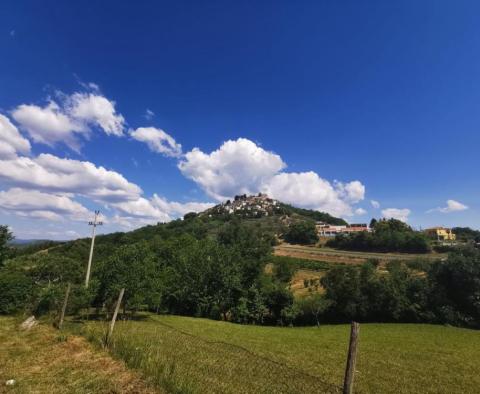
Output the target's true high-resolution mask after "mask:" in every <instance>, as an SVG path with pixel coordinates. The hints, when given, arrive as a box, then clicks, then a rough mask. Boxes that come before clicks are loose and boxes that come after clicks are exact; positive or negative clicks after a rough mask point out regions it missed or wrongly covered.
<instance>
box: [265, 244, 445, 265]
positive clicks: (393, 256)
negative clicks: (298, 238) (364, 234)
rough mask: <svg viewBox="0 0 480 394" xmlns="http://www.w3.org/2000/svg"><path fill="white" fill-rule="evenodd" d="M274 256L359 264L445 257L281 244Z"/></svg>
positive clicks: (441, 256) (443, 255)
mask: <svg viewBox="0 0 480 394" xmlns="http://www.w3.org/2000/svg"><path fill="white" fill-rule="evenodd" d="M274 254H275V255H276V256H289V257H295V258H300V259H306V260H314V261H322V262H326V263H341V264H361V263H364V262H365V261H367V260H368V259H377V260H379V261H380V262H387V261H393V260H397V261H398V260H401V261H407V260H415V259H423V260H432V261H433V260H437V259H441V258H444V257H446V255H445V254H441V253H428V254H413V253H373V252H351V251H344V250H336V249H331V248H319V247H316V246H302V245H290V244H287V243H283V244H281V245H278V246H275V250H274Z"/></svg>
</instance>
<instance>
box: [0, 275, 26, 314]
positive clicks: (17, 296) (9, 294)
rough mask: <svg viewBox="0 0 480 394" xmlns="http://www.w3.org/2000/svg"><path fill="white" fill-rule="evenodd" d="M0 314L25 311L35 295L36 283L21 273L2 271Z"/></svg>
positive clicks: (0, 280)
mask: <svg viewBox="0 0 480 394" xmlns="http://www.w3.org/2000/svg"><path fill="white" fill-rule="evenodd" d="M0 289H1V291H0V314H10V313H15V312H18V311H20V310H22V309H24V308H25V307H26V306H27V305H28V301H29V300H30V299H31V298H32V296H33V294H34V283H33V281H32V279H31V278H30V277H28V275H26V274H25V273H23V272H19V271H3V272H1V271H0Z"/></svg>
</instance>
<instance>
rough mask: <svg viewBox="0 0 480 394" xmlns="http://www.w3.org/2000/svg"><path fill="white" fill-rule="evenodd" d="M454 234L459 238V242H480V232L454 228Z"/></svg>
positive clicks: (467, 228) (465, 228)
mask: <svg viewBox="0 0 480 394" xmlns="http://www.w3.org/2000/svg"><path fill="white" fill-rule="evenodd" d="M452 232H453V233H454V234H455V235H456V236H457V240H458V241H462V242H477V243H478V242H480V231H478V230H473V229H471V228H470V227H454V228H452Z"/></svg>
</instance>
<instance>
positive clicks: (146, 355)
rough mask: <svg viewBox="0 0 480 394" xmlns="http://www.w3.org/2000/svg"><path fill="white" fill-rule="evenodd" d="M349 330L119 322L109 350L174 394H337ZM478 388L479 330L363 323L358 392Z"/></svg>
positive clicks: (96, 329) (168, 320)
mask: <svg viewBox="0 0 480 394" xmlns="http://www.w3.org/2000/svg"><path fill="white" fill-rule="evenodd" d="M72 326H74V327H75V326H77V325H76V324H73V325H70V327H72ZM349 328H350V327H349V326H348V325H325V326H321V327H305V328H287V327H283V328H282V327H265V326H253V325H237V324H232V323H226V322H219V321H212V320H207V319H200V318H189V317H178V316H156V315H155V316H152V315H151V316H148V317H145V319H144V320H139V321H126V322H123V321H120V322H118V323H117V326H116V327H115V335H114V339H113V340H112V342H111V346H110V351H111V352H112V354H113V355H114V356H115V357H117V358H119V359H122V360H124V361H125V362H126V365H127V366H130V367H132V368H133V369H137V370H139V371H140V372H141V373H142V375H143V376H144V378H145V379H146V380H147V381H148V382H149V383H152V384H154V385H156V386H157V387H159V388H163V389H166V390H167V391H169V392H179V393H181V392H191V393H196V392H197V393H199V392H207V391H208V392H218V393H221V392H222V393H245V392H292V393H295V392H339V391H340V390H341V385H342V380H343V374H344V368H345V361H346V354H347V347H348V339H349ZM76 329H78V327H77V328H76ZM105 329H106V325H105V324H104V323H99V322H89V323H87V324H82V328H81V331H82V333H83V335H85V336H87V338H89V339H90V340H91V341H94V342H96V343H98V344H100V342H101V340H102V337H103V335H104V333H105ZM479 388H480V333H479V332H478V331H474V330H468V329H460V328H454V327H448V326H435V325H423V324H362V325H361V328H360V342H359V354H358V361H357V372H356V377H355V392H363V393H478V392H479Z"/></svg>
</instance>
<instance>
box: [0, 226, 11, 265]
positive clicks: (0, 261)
mask: <svg viewBox="0 0 480 394" xmlns="http://www.w3.org/2000/svg"><path fill="white" fill-rule="evenodd" d="M12 240H13V234H12V233H11V232H10V230H9V229H8V226H2V225H0V268H1V267H2V266H3V265H4V264H5V260H6V259H7V258H8V257H9V256H10V252H11V248H10V246H9V245H8V243H9V242H10V241H12Z"/></svg>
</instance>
